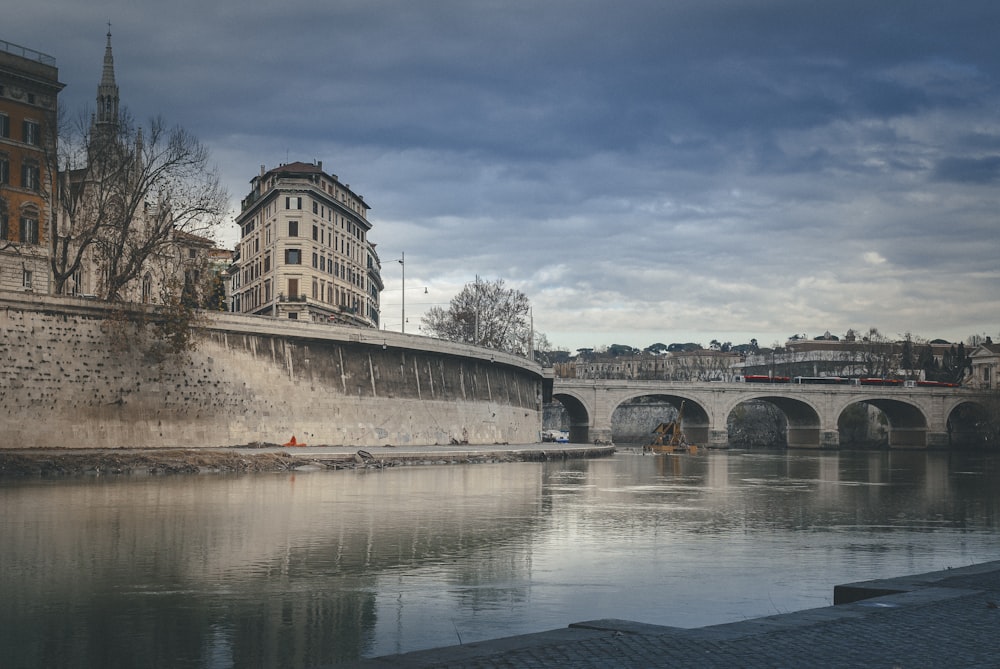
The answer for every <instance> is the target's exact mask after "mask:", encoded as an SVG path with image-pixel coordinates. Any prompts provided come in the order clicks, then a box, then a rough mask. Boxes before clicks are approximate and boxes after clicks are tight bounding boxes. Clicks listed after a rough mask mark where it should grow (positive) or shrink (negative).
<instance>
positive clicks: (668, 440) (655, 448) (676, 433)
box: [644, 400, 698, 453]
mask: <svg viewBox="0 0 1000 669" xmlns="http://www.w3.org/2000/svg"><path fill="white" fill-rule="evenodd" d="M683 420H684V401H683V400H681V408H680V409H679V410H678V411H677V418H675V419H674V420H672V421H670V422H669V423H660V424H659V425H657V426H656V428H655V429H654V430H653V434H655V435H656V436H655V437H654V438H653V443H651V444H649V445H648V446H646V448H645V449H644V450H647V451H652V452H653V453H674V452H675V451H687V452H688V453H697V452H698V447H697V446H695V445H694V444H689V443H687V438H685V436H684V430H683V429H681V423H682V421H683Z"/></svg>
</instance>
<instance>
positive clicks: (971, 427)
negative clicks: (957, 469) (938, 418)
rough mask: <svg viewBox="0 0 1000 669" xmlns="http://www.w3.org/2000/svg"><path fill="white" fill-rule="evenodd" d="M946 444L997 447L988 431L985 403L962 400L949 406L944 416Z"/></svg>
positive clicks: (980, 447) (962, 446)
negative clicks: (946, 435)
mask: <svg viewBox="0 0 1000 669" xmlns="http://www.w3.org/2000/svg"><path fill="white" fill-rule="evenodd" d="M945 424H946V427H947V430H948V445H949V446H956V447H960V448H974V449H983V448H997V447H1000V444H998V443H996V441H995V435H994V434H993V433H992V432H991V431H990V410H989V407H987V406H986V404H984V403H982V402H976V401H974V400H964V401H960V402H956V403H954V405H953V406H951V407H949V409H948V415H947V416H946V423H945Z"/></svg>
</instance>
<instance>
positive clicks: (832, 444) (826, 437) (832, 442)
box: [819, 430, 840, 448]
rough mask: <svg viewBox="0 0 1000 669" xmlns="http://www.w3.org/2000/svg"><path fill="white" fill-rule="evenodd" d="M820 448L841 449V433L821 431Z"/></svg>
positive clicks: (837, 431)
mask: <svg viewBox="0 0 1000 669" xmlns="http://www.w3.org/2000/svg"><path fill="white" fill-rule="evenodd" d="M819 447H820V448H840V431H839V430H820V431H819Z"/></svg>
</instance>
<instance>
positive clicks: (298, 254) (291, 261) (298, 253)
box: [285, 249, 302, 265]
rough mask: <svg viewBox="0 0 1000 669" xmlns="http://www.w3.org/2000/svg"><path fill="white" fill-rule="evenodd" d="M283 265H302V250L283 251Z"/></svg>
mask: <svg viewBox="0 0 1000 669" xmlns="http://www.w3.org/2000/svg"><path fill="white" fill-rule="evenodd" d="M285 264H286V265H301V264H302V249H285Z"/></svg>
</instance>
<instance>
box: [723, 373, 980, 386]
mask: <svg viewBox="0 0 1000 669" xmlns="http://www.w3.org/2000/svg"><path fill="white" fill-rule="evenodd" d="M736 380H737V381H743V382H744V383H795V384H800V385H807V384H814V385H841V386H881V387H884V388H899V387H904V386H905V387H906V388H961V387H962V384H960V383H949V382H947V381H914V380H909V381H904V380H903V379H891V378H890V379H887V378H881V377H870V376H862V377H859V378H853V377H848V376H795V377H791V378H789V377H787V376H770V375H767V374H747V375H745V376H738V377H736Z"/></svg>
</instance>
